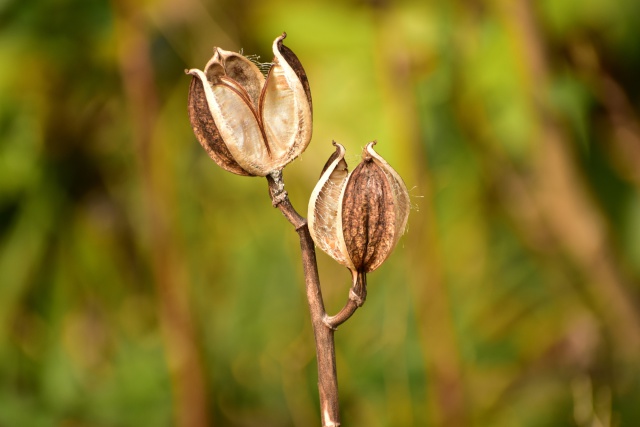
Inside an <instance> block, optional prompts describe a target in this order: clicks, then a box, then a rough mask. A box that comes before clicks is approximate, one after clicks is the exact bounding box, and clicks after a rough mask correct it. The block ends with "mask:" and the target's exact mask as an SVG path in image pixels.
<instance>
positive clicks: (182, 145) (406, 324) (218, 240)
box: [0, 0, 640, 427]
mask: <svg viewBox="0 0 640 427" xmlns="http://www.w3.org/2000/svg"><path fill="white" fill-rule="evenodd" d="M638 16H640V2H637V1H634V0H617V1H610V0H587V1H578V0H564V1H558V0H540V1H527V0H493V1H482V0H458V1H445V0H439V1H417V0H415V1H411V0H407V1H391V0H371V1H320V0H308V1H305V0H300V1H296V2H287V1H283V0H265V1H260V2H258V1H255V2H252V1H249V0H243V1H237V0H236V1H232V0H221V1H205V0H202V1H201V0H147V1H142V2H133V1H131V2H128V1H126V0H112V1H104V0H94V1H84V0H48V1H36V2H25V1H20V0H3V1H0V94H1V96H0V426H2V427H14V426H19V427H22V426H25V427H30V426H34V427H35V426H43V427H44V426H65V427H79V426H105V427H107V426H109V427H111V426H113V427H116V426H117V427H127V426H142V425H144V426H179V427H188V426H189V427H191V426H194V427H199V426H298V427H307V426H314V425H319V409H318V403H317V401H318V399H317V388H316V383H315V382H316V365H315V353H314V344H313V336H312V330H311V327H310V322H309V314H308V308H307V302H306V298H305V294H304V287H303V275H302V268H301V263H300V258H299V246H298V240H297V235H296V233H295V232H294V231H293V230H292V228H291V226H290V224H289V223H287V222H286V220H285V219H284V218H283V217H282V216H281V214H280V213H279V212H278V211H277V210H276V209H273V208H272V207H271V204H270V201H269V197H268V193H267V184H266V182H265V180H263V179H259V178H244V177H238V176H234V175H232V174H229V173H226V172H224V171H223V170H222V169H220V168H218V167H217V166H216V165H215V164H214V163H213V162H212V161H211V160H210V159H209V157H208V156H207V155H206V153H205V152H204V150H202V148H201V147H200V146H199V144H198V143H197V142H196V140H195V137H194V135H193V132H192V131H191V128H190V125H189V121H188V117H187V109H186V99H187V89H188V86H189V82H190V78H189V77H187V76H185V75H184V73H183V70H184V69H185V68H203V67H204V64H205V63H206V61H207V60H208V59H209V58H210V56H211V54H212V47H213V46H220V47H222V48H224V49H227V50H239V49H243V51H244V52H245V53H246V54H257V55H260V56H261V58H262V60H263V61H269V60H270V59H271V58H272V54H271V51H270V48H271V43H272V41H273V39H274V38H275V37H276V36H278V35H279V34H280V33H281V32H282V31H286V32H287V33H288V38H287V39H286V41H285V44H286V45H287V46H289V47H290V48H291V49H292V50H293V51H294V52H296V54H297V55H298V57H299V58H300V60H301V62H302V64H303V65H304V67H305V68H306V71H307V74H308V77H309V81H310V84H311V90H312V94H313V101H314V124H315V127H314V136H313V140H312V143H311V145H310V146H309V148H308V149H307V151H306V152H305V153H304V154H303V155H302V157H301V158H300V159H298V160H296V161H295V162H294V163H292V164H291V165H289V166H288V167H287V169H286V171H285V179H286V182H287V189H288V191H289V195H290V197H291V199H292V202H293V203H294V205H295V206H296V207H297V208H298V210H300V211H301V212H303V213H304V212H305V211H306V205H307V200H308V197H309V195H310V193H311V191H312V189H313V187H314V185H315V182H316V180H317V178H318V177H319V174H320V170H321V168H322V166H323V165H324V162H325V161H326V159H327V158H328V156H329V155H330V154H331V153H332V151H333V147H332V146H331V140H332V139H335V140H336V141H339V142H341V143H342V144H344V145H345V146H346V148H347V160H348V162H349V164H350V166H351V167H353V166H355V165H356V164H357V162H358V159H359V157H360V150H361V149H362V147H364V145H365V144H366V143H367V142H368V141H370V140H372V139H377V140H378V142H379V144H378V145H377V147H376V149H377V150H378V152H379V153H380V154H381V155H382V156H383V157H385V158H386V159H387V160H388V161H389V163H391V164H392V165H393V166H394V167H395V168H396V170H397V171H398V172H399V173H400V175H401V176H403V177H404V180H405V182H406V184H407V187H408V188H409V189H410V194H411V197H412V206H413V209H412V212H411V215H410V218H409V226H408V231H407V233H406V235H405V236H404V237H403V238H402V239H401V241H400V244H399V246H398V247H397V249H396V250H395V252H394V253H393V254H392V256H391V257H390V259H389V260H388V261H387V262H386V263H385V264H384V265H383V266H382V267H381V268H380V269H379V270H377V271H376V272H374V273H372V274H371V275H370V276H369V296H368V299H367V303H366V305H365V306H364V307H363V308H362V309H361V310H359V311H358V312H357V313H356V314H355V316H354V317H353V318H352V319H351V320H350V321H349V322H348V323H346V324H345V325H343V326H341V328H340V330H339V331H338V333H337V335H336V346H337V361H338V371H339V384H340V391H341V406H342V414H343V425H345V426H443V427H445V426H446V427H449V426H454V427H455V426H505V427H506V426H527V427H528V426H531V427H533V426H580V427H583V426H585V427H586V426H590V427H608V426H638V425H640V405H639V404H638V402H640V305H639V294H640V192H639V190H640V121H639V111H640V78H639V70H640V45H639V44H638V40H640V25H638ZM318 257H319V267H320V274H321V279H322V282H323V291H324V294H325V300H326V305H327V306H328V310H329V311H330V312H332V313H334V312H336V311H337V310H338V309H339V308H340V307H341V305H342V304H343V303H344V301H345V299H346V297H347V292H348V287H349V274H348V272H347V271H346V270H345V269H343V268H342V267H340V266H339V265H338V264H336V263H335V262H333V261H332V260H331V259H329V258H328V257H327V256H326V255H324V254H320V253H319V254H318Z"/></svg>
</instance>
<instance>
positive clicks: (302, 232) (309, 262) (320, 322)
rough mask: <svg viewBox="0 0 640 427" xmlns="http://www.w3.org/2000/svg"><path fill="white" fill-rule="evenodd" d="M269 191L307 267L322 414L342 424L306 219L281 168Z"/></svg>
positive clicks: (328, 423)
mask: <svg viewBox="0 0 640 427" xmlns="http://www.w3.org/2000/svg"><path fill="white" fill-rule="evenodd" d="M267 182H268V183H269V194H270V196H271V201H272V203H273V205H274V207H277V208H278V209H280V212H282V214H283V215H284V216H285V218H287V220H288V221H289V222H290V223H291V224H292V225H293V226H294V227H295V229H296V232H297V233H298V236H299V238H300V249H301V251H302V267H303V270H304V277H305V285H306V290H307V301H308V303H309V311H310V312H311V324H312V326H313V333H314V335H315V340H316V356H317V359H318V391H319V395H320V414H321V418H322V426H323V427H339V426H340V406H339V402H338V378H337V371H336V351H335V343H334V338H333V333H334V329H332V328H331V327H329V326H328V325H327V324H326V323H325V318H326V317H327V314H326V312H325V309H324V302H323V300H322V290H321V288H320V277H319V275H318V264H317V262H316V252H315V246H314V243H313V240H312V239H311V234H310V233H309V227H308V226H307V220H306V219H305V218H303V217H302V216H300V214H298V212H297V211H296V210H295V208H294V207H293V205H292V204H291V202H290V201H289V198H288V196H287V193H286V191H285V190H284V181H283V180H282V172H281V171H276V172H275V173H272V174H270V175H267Z"/></svg>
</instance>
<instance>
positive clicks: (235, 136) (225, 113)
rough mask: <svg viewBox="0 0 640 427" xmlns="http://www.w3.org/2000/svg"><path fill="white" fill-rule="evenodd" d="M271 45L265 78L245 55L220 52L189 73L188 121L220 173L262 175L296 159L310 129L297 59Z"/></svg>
mask: <svg viewBox="0 0 640 427" xmlns="http://www.w3.org/2000/svg"><path fill="white" fill-rule="evenodd" d="M285 37H286V34H284V33H283V34H282V35H281V36H280V37H278V38H276V39H275V41H274V42H273V53H274V55H275V57H274V59H273V65H272V66H271V68H270V69H269V73H268V74H267V77H266V78H265V77H264V76H263V75H262V73H261V71H260V69H259V68H258V67H257V66H256V64H254V63H253V62H251V61H250V60H249V59H247V58H246V57H244V56H242V55H241V54H238V53H235V52H229V51H226V50H222V49H219V48H216V49H215V54H214V55H213V57H212V58H211V59H210V60H209V62H208V63H207V65H206V67H205V69H204V71H201V70H197V69H191V70H187V71H186V73H187V74H190V75H192V76H193V80H192V82H191V87H190V88H189V118H190V120H191V126H192V128H193V131H194V133H195V135H196V138H197V139H198V141H199V142H200V144H201V145H202V147H203V148H204V149H205V150H206V151H207V153H208V154H209V156H210V157H211V158H212V159H213V160H214V161H215V162H216V163H217V164H218V165H219V166H220V167H222V168H223V169H225V170H227V171H229V172H233V173H235V174H238V175H251V176H266V175H268V174H269V173H271V172H274V171H277V170H282V168H283V167H284V166H285V165H286V164H287V163H289V162H291V161H292V160H293V159H295V158H296V157H298V156H299V155H300V154H301V153H302V152H303V151H304V150H305V148H306V147H307V145H309V141H311V131H312V125H313V121H312V116H311V113H312V105H311V91H310V90H309V82H308V80H307V75H306V73H305V71H304V69H303V68H302V64H300V61H299V60H298V58H297V57H296V55H295V54H294V53H293V52H292V51H291V49H289V48H288V47H286V46H284V45H283V44H282V41H283V40H284V38H285Z"/></svg>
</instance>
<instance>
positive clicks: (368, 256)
mask: <svg viewBox="0 0 640 427" xmlns="http://www.w3.org/2000/svg"><path fill="white" fill-rule="evenodd" d="M374 144H375V141H374V142H370V143H369V144H367V146H366V147H365V149H364V151H363V153H362V162H361V163H360V164H359V165H358V166H357V167H356V168H355V169H354V170H353V172H351V173H348V169H347V163H346V162H345V160H344V154H345V149H344V147H343V146H342V145H340V144H337V143H335V142H334V145H335V146H336V151H335V153H333V154H332V155H331V157H330V158H329V161H328V162H327V164H326V165H325V167H324V170H323V172H322V176H321V177H320V180H319V181H318V184H317V185H316V187H315V189H314V190H313V193H312V194H311V199H310V201H309V231H310V232H311V237H312V238H313V240H314V242H315V243H316V245H318V246H319V247H320V248H321V249H322V250H323V251H325V252H326V253H327V254H328V255H330V256H331V257H332V258H333V259H335V260H336V261H338V262H339V263H340V264H342V265H344V266H345V267H347V268H348V269H349V270H351V272H352V275H353V282H354V284H355V283H356V280H357V277H358V275H359V274H361V275H363V274H365V273H368V272H370V271H373V270H375V269H376V268H378V267H379V266H380V265H381V264H382V262H384V260H385V259H387V257H388V256H389V254H391V251H392V250H393V248H394V247H395V245H396V244H397V243H398V240H399V239H400V236H401V235H402V233H403V232H404V229H405V227H406V225H407V219H408V217H409V209H410V202H409V193H408V191H407V188H406V186H405V185H404V182H403V181H402V178H400V176H399V175H398V174H397V173H396V171H395V170H393V168H392V167H391V166H390V165H389V164H388V163H387V162H386V161H385V160H384V159H383V158H382V157H380V156H379V155H378V154H377V153H376V152H375V151H374V150H373V145H374ZM361 280H363V279H361Z"/></svg>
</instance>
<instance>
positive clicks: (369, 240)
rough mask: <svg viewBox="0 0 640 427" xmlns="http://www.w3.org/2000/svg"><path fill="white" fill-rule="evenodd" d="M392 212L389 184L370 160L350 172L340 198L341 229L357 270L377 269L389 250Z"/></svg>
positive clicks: (393, 220)
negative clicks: (341, 198)
mask: <svg viewBox="0 0 640 427" xmlns="http://www.w3.org/2000/svg"><path fill="white" fill-rule="evenodd" d="M395 219H396V213H395V209H394V208H393V195H392V192H391V186H390V185H389V182H388V180H387V177H386V175H385V173H384V172H383V171H382V168H381V167H380V166H379V165H377V164H376V163H375V162H374V161H373V160H372V159H369V160H364V161H363V162H362V163H360V164H359V165H358V167H357V168H356V169H355V170H354V171H353V173H352V174H351V177H350V178H349V182H348V183H347V186H346V189H345V192H344V198H343V200H342V232H343V234H344V240H345V243H346V246H347V251H348V253H349V258H350V259H351V262H353V264H354V266H355V268H356V270H357V271H361V272H369V271H372V270H374V269H375V268H377V267H378V266H379V265H380V264H382V261H384V260H385V259H386V258H387V256H388V255H389V254H390V253H391V249H393V245H394V242H393V237H394V234H395V228H396V227H395Z"/></svg>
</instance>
